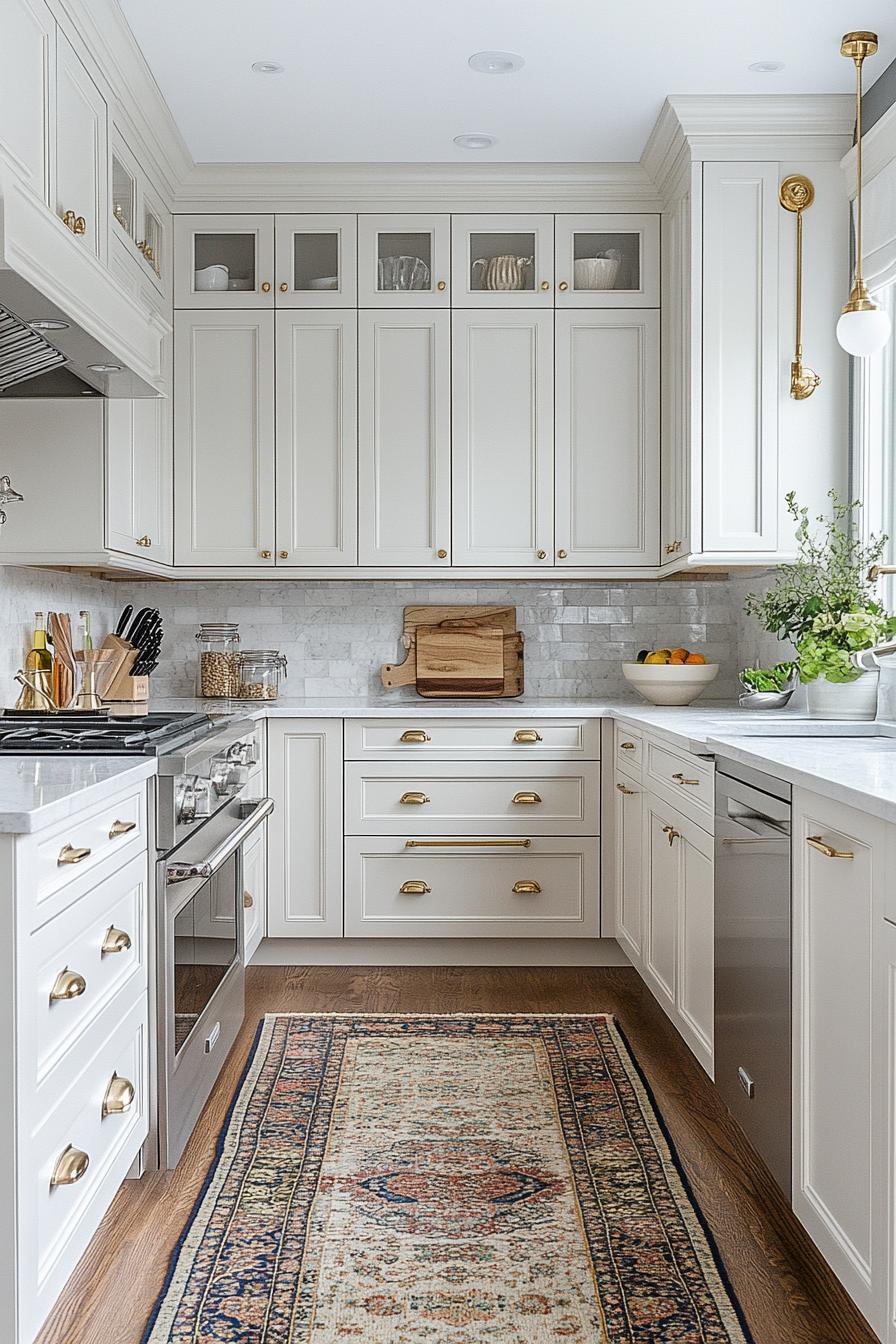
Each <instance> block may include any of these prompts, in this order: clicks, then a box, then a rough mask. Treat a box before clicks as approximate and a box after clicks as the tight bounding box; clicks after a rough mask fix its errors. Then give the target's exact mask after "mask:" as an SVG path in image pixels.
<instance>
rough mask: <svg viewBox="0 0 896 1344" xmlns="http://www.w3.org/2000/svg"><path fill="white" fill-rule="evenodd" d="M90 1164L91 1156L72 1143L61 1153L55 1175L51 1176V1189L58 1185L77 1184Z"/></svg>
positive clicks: (54, 1169) (54, 1171) (57, 1160)
mask: <svg viewBox="0 0 896 1344" xmlns="http://www.w3.org/2000/svg"><path fill="white" fill-rule="evenodd" d="M89 1166H90V1158H89V1157H88V1156H87V1154H86V1153H83V1152H82V1151H81V1149H80V1148H75V1147H73V1146H72V1144H69V1145H68V1147H67V1148H66V1149H65V1150H64V1151H63V1152H62V1153H60V1154H59V1157H57V1159H56V1165H55V1167H54V1168H53V1175H52V1176H51V1177H50V1189H52V1188H53V1187H54V1186H56V1185H75V1184H76V1183H77V1182H78V1181H80V1179H81V1177H82V1176H83V1175H84V1173H85V1172H86V1170H87V1168H88V1167H89Z"/></svg>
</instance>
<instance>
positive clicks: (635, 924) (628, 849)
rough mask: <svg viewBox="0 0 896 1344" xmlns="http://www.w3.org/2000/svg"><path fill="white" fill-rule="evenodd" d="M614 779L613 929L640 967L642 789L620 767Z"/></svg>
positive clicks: (642, 905)
mask: <svg viewBox="0 0 896 1344" xmlns="http://www.w3.org/2000/svg"><path fill="white" fill-rule="evenodd" d="M615 782H616V806H615V827H614V853H613V857H614V863H615V894H616V927H615V933H616V937H617V939H618V940H619V942H620V943H621V944H622V947H623V948H624V950H625V951H626V953H627V954H628V956H629V957H630V959H631V961H632V962H633V963H634V965H635V966H638V967H640V965H641V959H642V950H643V949H642V931H643V919H644V884H643V863H642V844H643V832H644V792H643V790H642V788H641V785H640V784H638V783H636V782H635V780H633V779H629V778H628V776H626V775H625V774H623V772H622V771H620V770H617V771H616V781H615Z"/></svg>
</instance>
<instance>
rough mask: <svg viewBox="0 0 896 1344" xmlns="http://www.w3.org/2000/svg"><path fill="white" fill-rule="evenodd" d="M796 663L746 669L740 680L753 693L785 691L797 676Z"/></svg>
mask: <svg viewBox="0 0 896 1344" xmlns="http://www.w3.org/2000/svg"><path fill="white" fill-rule="evenodd" d="M797 671H798V669H797V665H796V663H776V664H775V666H774V667H745V668H744V670H743V672H741V674H740V679H741V681H742V682H743V684H744V685H745V686H747V687H748V688H749V689H750V690H751V691H783V690H784V689H785V687H786V686H788V685H789V684H790V682H791V681H792V680H793V678H794V677H795V676H796V674H797Z"/></svg>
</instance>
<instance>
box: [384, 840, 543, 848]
mask: <svg viewBox="0 0 896 1344" xmlns="http://www.w3.org/2000/svg"><path fill="white" fill-rule="evenodd" d="M531 844H532V841H531V840H505V839H500V840H405V842H404V847H405V849H480V848H483V847H484V848H486V849H494V848H496V847H497V846H500V847H501V848H511V847H512V848H515V849H528V848H529V846H530V845H531Z"/></svg>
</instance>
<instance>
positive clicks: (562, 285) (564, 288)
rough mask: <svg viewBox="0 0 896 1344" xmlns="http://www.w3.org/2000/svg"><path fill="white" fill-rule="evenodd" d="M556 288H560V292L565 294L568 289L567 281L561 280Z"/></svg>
mask: <svg viewBox="0 0 896 1344" xmlns="http://www.w3.org/2000/svg"><path fill="white" fill-rule="evenodd" d="M557 288H558V289H559V290H560V292H561V293H562V294H565V293H566V291H567V290H568V289H569V283H568V281H566V280H561V281H560V283H559V285H558V286H557Z"/></svg>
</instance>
